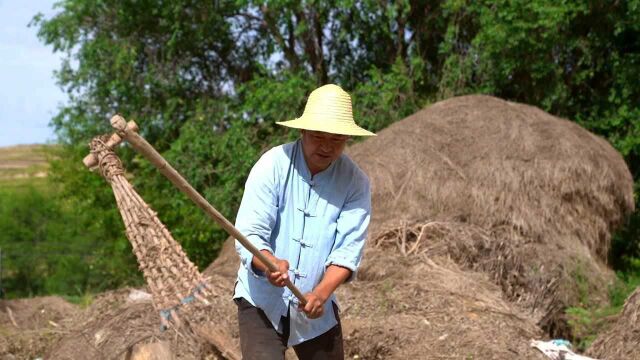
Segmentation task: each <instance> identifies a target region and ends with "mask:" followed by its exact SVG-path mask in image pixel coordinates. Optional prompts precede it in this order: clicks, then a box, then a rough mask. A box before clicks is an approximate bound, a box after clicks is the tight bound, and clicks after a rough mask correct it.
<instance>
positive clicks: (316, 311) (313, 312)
mask: <svg viewBox="0 0 640 360" xmlns="http://www.w3.org/2000/svg"><path fill="white" fill-rule="evenodd" d="M304 297H305V298H306V299H307V304H306V305H304V306H302V304H300V305H299V307H298V309H300V310H302V311H304V313H305V314H307V317H308V318H309V319H317V318H319V317H321V316H322V314H324V303H325V301H327V299H326V298H322V297H321V296H320V295H318V294H316V293H314V292H313V291H312V292H310V293H307V294H305V296H304Z"/></svg>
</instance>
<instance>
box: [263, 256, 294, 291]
mask: <svg viewBox="0 0 640 360" xmlns="http://www.w3.org/2000/svg"><path fill="white" fill-rule="evenodd" d="M274 259H275V260H274V261H273V263H274V264H276V266H277V267H278V271H275V272H271V271H269V269H266V270H265V275H267V279H269V282H270V283H271V285H273V286H277V287H284V285H285V282H286V280H287V279H289V262H288V261H287V260H281V259H278V258H274Z"/></svg>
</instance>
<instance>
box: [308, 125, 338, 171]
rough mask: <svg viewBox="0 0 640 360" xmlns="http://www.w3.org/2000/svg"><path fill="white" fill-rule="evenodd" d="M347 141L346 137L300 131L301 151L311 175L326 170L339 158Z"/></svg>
mask: <svg viewBox="0 0 640 360" xmlns="http://www.w3.org/2000/svg"><path fill="white" fill-rule="evenodd" d="M347 140H349V136H347V135H338V134H331V133H326V132H321V131H311V130H302V149H303V150H304V157H305V160H306V161H307V166H308V167H309V170H311V173H312V174H316V173H318V172H320V171H322V170H324V169H326V168H327V167H329V165H331V162H333V161H334V160H336V159H337V158H338V157H340V154H342V151H343V150H344V147H345V145H346V144H347Z"/></svg>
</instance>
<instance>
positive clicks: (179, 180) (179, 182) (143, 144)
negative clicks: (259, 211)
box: [111, 115, 307, 305]
mask: <svg viewBox="0 0 640 360" xmlns="http://www.w3.org/2000/svg"><path fill="white" fill-rule="evenodd" d="M111 126H113V128H114V129H116V131H117V133H118V135H120V136H121V137H122V138H124V140H127V142H129V144H131V146H132V147H133V148H134V149H135V150H136V151H137V152H139V153H140V154H142V156H144V157H145V158H146V159H147V160H149V162H151V163H152V164H153V165H154V166H155V167H156V168H157V169H158V170H160V172H161V173H162V175H164V176H165V177H167V179H169V181H171V183H173V185H175V186H176V187H177V188H178V189H179V190H180V191H182V192H183V193H184V194H185V195H187V196H188V197H189V199H191V200H192V201H193V202H194V203H195V204H196V205H197V206H198V207H199V208H200V209H202V210H204V212H205V213H207V215H209V217H210V218H211V219H213V220H214V221H215V222H217V223H218V224H219V225H220V226H222V228H223V229H224V230H225V231H226V232H227V233H229V235H231V236H232V237H233V238H235V239H237V240H238V241H239V242H240V243H241V244H242V246H244V247H245V248H246V249H247V250H249V251H250V252H251V253H252V254H253V256H255V257H257V258H258V259H260V261H262V263H263V264H265V265H266V266H267V267H268V268H269V270H270V271H272V272H276V271H278V267H277V266H276V265H275V264H274V263H272V262H271V261H269V259H267V257H266V256H264V254H262V253H261V252H260V250H258V248H256V247H255V246H254V245H253V244H252V243H251V242H250V241H249V240H248V239H247V238H246V237H245V236H244V235H242V233H240V231H239V230H238V229H236V227H235V226H233V224H232V223H231V222H229V220H227V219H226V218H225V217H224V216H223V215H222V214H220V212H218V210H216V209H215V208H214V207H213V206H212V205H211V204H209V202H208V201H207V200H206V199H205V198H204V197H203V196H202V195H200V193H198V192H197V191H196V190H195V189H194V188H193V187H192V186H191V185H190V184H189V183H188V182H187V180H185V179H184V178H183V177H182V175H180V173H178V172H177V171H176V170H175V169H174V168H173V167H172V166H171V165H170V164H169V163H168V162H167V161H166V160H165V159H164V158H163V157H162V155H160V154H159V153H158V152H157V151H156V150H155V149H154V148H153V146H151V145H150V144H149V143H148V142H147V141H146V140H145V139H144V138H143V137H142V136H140V135H139V134H138V133H137V132H136V130H137V128H138V127H137V126H136V125H135V123H134V122H133V121H129V123H128V124H127V122H126V121H125V119H124V118H123V117H122V116H120V115H115V116H114V117H112V118H111ZM285 285H286V286H287V287H288V288H289V290H291V292H292V293H293V294H294V295H295V296H296V297H297V298H298V300H300V303H302V304H303V305H304V304H306V303H307V301H306V299H305V297H304V295H303V294H302V292H300V290H298V288H297V287H296V286H295V285H294V284H293V283H292V282H291V280H290V279H287V280H286V282H285Z"/></svg>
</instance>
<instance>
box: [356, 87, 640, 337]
mask: <svg viewBox="0 0 640 360" xmlns="http://www.w3.org/2000/svg"><path fill="white" fill-rule="evenodd" d="M379 135H380V136H378V137H377V138H374V139H371V140H368V141H366V142H363V143H361V144H358V145H356V146H354V147H352V148H351V149H350V151H349V152H350V155H351V156H352V157H353V158H355V159H356V161H357V163H358V164H359V165H360V166H361V167H362V168H363V169H364V170H365V171H366V172H367V173H368V174H369V176H370V177H371V180H372V183H373V203H374V213H373V221H372V226H371V230H372V236H371V240H372V241H371V245H372V247H374V248H375V247H379V248H383V249H389V248H390V249H395V250H397V252H398V253H406V254H408V255H409V256H411V255H412V254H425V255H427V256H428V257H430V258H443V257H444V258H448V259H452V260H453V261H454V262H455V263H457V264H458V265H459V266H461V267H462V268H464V269H468V270H475V271H480V272H483V273H486V274H488V275H489V277H490V278H491V279H492V281H493V282H495V283H496V284H498V285H500V287H501V289H502V292H503V295H504V297H505V298H506V299H508V300H509V301H510V302H512V303H517V304H519V305H521V306H522V307H523V308H524V309H526V310H527V311H528V312H530V313H532V315H533V318H534V319H535V320H536V322H538V323H539V325H541V327H542V328H543V329H544V330H545V331H546V332H548V333H549V334H551V335H552V336H568V335H570V334H568V332H567V330H568V329H567V328H566V323H565V320H564V316H563V309H564V308H565V307H566V306H567V305H573V304H577V303H578V302H579V301H581V300H584V298H585V297H589V300H590V301H595V302H598V301H605V300H606V295H607V294H606V292H604V291H603V289H606V284H607V283H608V282H609V281H610V280H611V278H612V272H611V271H610V270H609V269H608V268H607V266H606V259H607V253H608V250H609V247H610V242H611V234H612V232H613V231H614V230H615V229H616V228H617V227H618V226H620V225H621V224H622V223H623V221H624V220H625V218H626V217H627V215H628V214H629V213H630V212H632V211H633V207H634V202H633V191H632V185H633V181H632V178H631V175H630V173H629V170H628V169H627V167H626V164H625V163H624V161H623V159H622V157H621V156H620V155H619V154H618V153H617V152H616V151H615V150H614V149H613V148H612V147H611V146H610V145H609V144H608V143H607V142H606V141H605V140H603V139H601V138H599V137H597V136H594V135H593V134H591V133H589V132H587V131H586V130H584V129H582V128H581V127H579V126H578V125H576V124H575V123H572V122H569V121H566V120H562V119H558V118H556V117H553V116H551V115H549V114H547V113H545V112H543V111H541V110H539V109H537V108H535V107H531V106H526V105H521V104H516V103H511V102H507V101H503V100H500V99H496V98H493V97H488V96H464V97H458V98H454V99H450V100H446V101H442V102H439V103H437V104H435V105H433V106H430V107H428V108H426V109H424V110H422V111H420V112H418V113H416V114H414V115H412V116H410V117H408V118H407V119H404V120H403V121H401V122H398V123H395V124H394V125H392V126H391V127H389V128H388V129H385V130H384V131H382V132H381V133H380V134H379ZM365 276H366V274H365Z"/></svg>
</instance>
